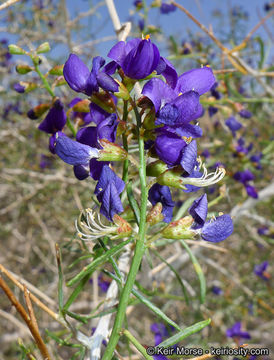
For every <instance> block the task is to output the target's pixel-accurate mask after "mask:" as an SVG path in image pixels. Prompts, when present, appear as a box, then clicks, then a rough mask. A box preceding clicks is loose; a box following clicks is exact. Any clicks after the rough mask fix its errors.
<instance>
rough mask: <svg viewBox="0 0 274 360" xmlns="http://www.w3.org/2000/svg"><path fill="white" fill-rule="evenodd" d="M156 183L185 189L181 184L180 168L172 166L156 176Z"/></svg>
mask: <svg viewBox="0 0 274 360" xmlns="http://www.w3.org/2000/svg"><path fill="white" fill-rule="evenodd" d="M157 183H158V184H160V185H167V186H172V187H175V188H179V189H186V187H185V186H184V185H183V178H182V169H181V168H174V169H172V170H166V171H165V172H163V173H161V174H160V175H159V176H158V177H157Z"/></svg>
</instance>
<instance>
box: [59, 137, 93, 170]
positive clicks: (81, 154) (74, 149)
mask: <svg viewBox="0 0 274 360" xmlns="http://www.w3.org/2000/svg"><path fill="white" fill-rule="evenodd" d="M55 152H56V154H57V155H58V156H59V157H60V158H61V159H62V160H63V161H64V162H65V163H67V164H70V165H87V164H88V163H89V160H90V159H92V158H94V157H98V150H97V149H95V148H92V147H90V146H88V145H85V144H81V143H79V142H77V141H75V140H72V139H70V138H69V137H67V136H58V137H57V138H56V145H55Z"/></svg>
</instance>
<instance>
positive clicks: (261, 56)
mask: <svg viewBox="0 0 274 360" xmlns="http://www.w3.org/2000/svg"><path fill="white" fill-rule="evenodd" d="M254 40H256V41H257V42H258V43H259V46H260V61H259V64H258V66H259V69H262V68H263V66H264V61H265V51H264V42H263V40H262V39H261V38H260V37H259V36H257V37H256V38H255V39H254Z"/></svg>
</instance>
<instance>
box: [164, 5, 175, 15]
mask: <svg viewBox="0 0 274 360" xmlns="http://www.w3.org/2000/svg"><path fill="white" fill-rule="evenodd" d="M175 10H176V6H175V5H173V4H167V3H162V5H161V7H160V12H161V14H169V13H171V12H174V11H175Z"/></svg>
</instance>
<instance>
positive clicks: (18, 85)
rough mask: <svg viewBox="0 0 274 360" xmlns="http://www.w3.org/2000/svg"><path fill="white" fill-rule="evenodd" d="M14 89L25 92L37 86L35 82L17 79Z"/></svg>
mask: <svg viewBox="0 0 274 360" xmlns="http://www.w3.org/2000/svg"><path fill="white" fill-rule="evenodd" d="M13 88H14V90H15V91H17V92H18V93H27V92H30V91H32V90H34V89H36V88H37V84H35V83H29V82H25V81H19V83H16V84H14V86H13Z"/></svg>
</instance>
